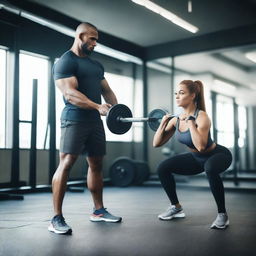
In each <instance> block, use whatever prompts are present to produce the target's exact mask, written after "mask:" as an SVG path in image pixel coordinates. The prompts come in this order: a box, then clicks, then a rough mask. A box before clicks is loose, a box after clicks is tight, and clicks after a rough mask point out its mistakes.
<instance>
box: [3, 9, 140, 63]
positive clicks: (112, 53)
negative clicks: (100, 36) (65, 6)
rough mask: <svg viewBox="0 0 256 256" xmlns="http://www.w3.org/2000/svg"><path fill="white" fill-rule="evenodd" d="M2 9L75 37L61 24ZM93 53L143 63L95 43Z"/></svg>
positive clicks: (71, 30)
mask: <svg viewBox="0 0 256 256" xmlns="http://www.w3.org/2000/svg"><path fill="white" fill-rule="evenodd" d="M2 8H3V9H5V10H7V11H9V12H12V13H15V14H17V15H20V16H21V17H23V18H26V19H28V20H31V21H33V22H35V23H38V24H40V25H42V26H46V27H48V28H51V29H53V30H55V31H58V32H60V33H62V34H65V35H67V36H70V37H75V30H74V29H71V28H68V27H66V26H63V25H61V24H58V23H55V22H52V21H48V20H46V19H44V18H41V17H39V16H36V15H34V14H31V13H29V12H26V11H23V10H19V9H17V8H16V7H12V6H11V7H9V6H6V5H3V4H0V9H2ZM94 51H95V52H98V53H101V54H104V55H107V56H110V57H112V58H116V59H119V60H122V61H125V62H132V63H136V64H139V65H141V64H142V63H143V62H142V60H141V59H139V58H137V57H135V56H132V55H130V54H127V53H124V52H120V51H118V50H115V49H112V48H110V47H107V46H105V45H102V44H100V43H97V47H95V50H94Z"/></svg>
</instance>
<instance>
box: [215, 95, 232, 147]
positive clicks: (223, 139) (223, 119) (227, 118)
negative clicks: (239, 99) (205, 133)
mask: <svg viewBox="0 0 256 256" xmlns="http://www.w3.org/2000/svg"><path fill="white" fill-rule="evenodd" d="M216 101H217V106H216V107H217V113H216V114H217V125H216V128H217V141H218V143H219V144H221V145H223V146H226V147H227V148H233V147H234V107H233V99H232V98H229V97H225V96H222V95H217V98H216Z"/></svg>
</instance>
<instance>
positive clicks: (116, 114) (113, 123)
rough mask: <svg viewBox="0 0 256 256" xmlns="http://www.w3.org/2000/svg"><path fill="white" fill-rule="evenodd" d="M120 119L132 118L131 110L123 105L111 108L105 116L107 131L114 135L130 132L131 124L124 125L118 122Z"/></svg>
mask: <svg viewBox="0 0 256 256" xmlns="http://www.w3.org/2000/svg"><path fill="white" fill-rule="evenodd" d="M120 117H123V118H125V117H132V112H131V110H130V109H129V108H128V107H127V106H126V105H124V104H116V105H114V106H112V107H111V108H110V109H109V111H108V114H107V118H106V122H107V126H108V129H109V130H110V131H111V132H112V133H115V134H124V133H126V132H127V131H129V130H130V128H131V126H132V123H131V122H130V123H124V122H121V121H120V120H119V118H120Z"/></svg>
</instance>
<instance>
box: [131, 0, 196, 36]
mask: <svg viewBox="0 0 256 256" xmlns="http://www.w3.org/2000/svg"><path fill="white" fill-rule="evenodd" d="M132 1H133V2H134V3H136V4H139V5H142V6H144V7H146V8H147V9H149V10H151V11H152V12H155V13H157V14H160V15H161V16H163V17H164V18H166V19H167V20H169V21H171V22H172V23H174V24H176V25H178V26H180V27H182V28H184V29H186V30H188V31H189V32H191V33H196V32H197V31H198V30H199V29H198V28H197V27H196V26H194V25H192V24H190V23H188V22H187V21H185V20H183V19H181V18H180V17H178V16H177V15H175V14H174V13H172V12H170V11H167V10H166V9H164V8H162V7H161V6H159V5H157V4H155V3H153V2H151V1H149V0H132Z"/></svg>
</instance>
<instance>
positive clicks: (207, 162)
mask: <svg viewBox="0 0 256 256" xmlns="http://www.w3.org/2000/svg"><path fill="white" fill-rule="evenodd" d="M231 162H232V155H231V153H230V151H229V150H228V149H227V148H225V147H223V146H221V145H217V146H216V147H215V149H214V150H213V151H211V152H210V153H207V154H202V153H194V152H191V153H183V154H179V155H176V156H173V157H170V158H168V159H166V160H164V161H163V162H161V163H160V164H159V166H158V169H157V171H158V175H159V179H160V181H161V184H162V186H163V188H164V190H165V192H166V194H167V196H168V197H169V199H170V201H171V203H172V204H173V205H175V204H177V203H179V200H178V197H177V194H176V184H175V180H174V177H173V173H175V174H181V175H195V174H198V173H201V172H203V171H205V172H206V175H207V177H208V180H209V184H210V187H211V191H212V194H213V196H214V199H215V201H216V204H217V207H218V212H219V213H220V212H226V208H225V196H224V187H223V183H222V180H221V178H220V176H219V174H220V173H221V172H224V171H225V170H226V169H227V168H228V167H229V166H230V164H231Z"/></svg>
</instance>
